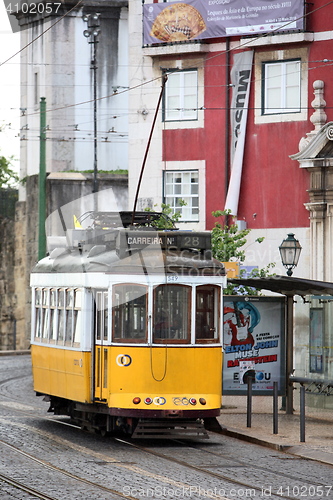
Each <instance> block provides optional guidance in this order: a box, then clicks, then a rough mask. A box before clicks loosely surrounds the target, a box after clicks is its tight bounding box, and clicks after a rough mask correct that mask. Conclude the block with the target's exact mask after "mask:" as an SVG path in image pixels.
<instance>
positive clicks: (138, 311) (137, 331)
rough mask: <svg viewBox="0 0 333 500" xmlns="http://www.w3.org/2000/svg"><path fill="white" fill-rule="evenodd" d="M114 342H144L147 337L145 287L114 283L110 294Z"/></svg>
mask: <svg viewBox="0 0 333 500" xmlns="http://www.w3.org/2000/svg"><path fill="white" fill-rule="evenodd" d="M112 325H113V341H114V342H144V341H145V340H146V338H147V287H146V286H144V285H134V284H122V285H114V287H113V295H112Z"/></svg>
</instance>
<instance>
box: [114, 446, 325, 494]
mask: <svg viewBox="0 0 333 500" xmlns="http://www.w3.org/2000/svg"><path fill="white" fill-rule="evenodd" d="M115 439H116V440H117V441H119V442H122V443H124V444H127V445H128V446H132V447H135V448H136V449H138V450H141V451H142V452H145V453H149V454H151V455H154V456H156V457H159V458H163V459H166V460H168V461H169V462H170V461H171V462H173V463H176V464H178V465H180V466H182V467H187V468H188V469H192V470H195V471H197V472H200V473H205V474H207V475H209V476H211V477H213V478H215V479H218V480H219V481H228V482H230V483H233V484H234V485H237V486H238V487H239V488H241V489H242V491H246V492H247V496H256V497H260V496H261V497H262V496H263V492H264V491H266V492H267V491H268V490H269V491H270V494H269V496H270V498H272V499H274V498H280V499H288V500H295V494H292V495H287V494H283V493H282V491H283V490H282V489H280V491H281V494H280V493H278V494H276V495H274V493H273V491H272V490H271V488H266V487H264V486H263V487H260V488H258V486H256V485H255V484H253V483H251V482H250V481H248V482H245V481H242V480H237V479H235V478H234V477H232V476H230V475H227V474H222V473H220V472H214V471H212V470H207V469H208V468H214V467H220V465H212V464H209V465H206V466H205V467H203V466H197V465H192V464H189V463H188V461H184V460H181V459H178V458H175V457H170V456H167V455H165V454H164V453H161V452H157V451H156V450H153V449H151V448H147V447H145V446H141V445H139V444H137V443H133V442H131V441H128V440H126V439H118V438H115ZM176 442H178V443H179V444H182V445H184V446H185V447H186V449H190V450H199V451H200V453H204V454H210V455H214V456H215V457H218V458H221V460H222V461H223V460H224V461H225V460H227V461H228V460H229V462H230V465H229V466H228V467H229V468H247V469H249V465H248V463H246V462H243V461H241V460H237V459H235V458H232V459H230V458H229V457H225V456H224V455H222V454H220V453H216V452H212V451H211V450H207V449H205V448H204V447H203V446H200V445H190V443H189V442H188V441H185V442H182V441H181V440H177V441H176ZM279 453H283V454H284V455H285V456H287V453H285V452H279ZM289 458H290V459H293V460H299V459H296V458H295V457H292V456H290V457H289ZM301 460H305V459H301ZM255 467H256V469H257V470H261V471H263V472H265V473H266V474H268V473H269V474H271V475H272V476H275V477H276V479H278V480H280V481H281V480H282V479H283V478H286V479H288V480H292V481H295V484H296V483H297V482H298V483H299V482H300V479H299V475H297V476H296V475H295V474H289V473H285V472H284V473H282V472H281V471H280V470H279V471H276V472H275V471H272V470H271V468H268V467H263V466H259V465H258V464H256V466H255ZM302 482H303V490H304V491H305V489H304V483H307V485H308V488H307V489H309V488H310V487H317V488H318V492H319V493H320V490H321V488H322V487H323V486H322V482H321V481H316V480H311V481H309V480H307V479H304V478H302ZM296 488H297V491H301V490H302V487H301V486H296V487H294V490H295V489H296ZM290 490H291V488H286V491H290ZM312 491H313V488H312ZM251 492H252V493H251ZM328 493H331V496H327V498H333V489H332V490H329V491H328ZM242 496H244V495H242ZM245 496H246V495H245ZM296 496H298V495H296ZM310 496H311V497H312V498H313V494H311V495H310ZM320 496H324V495H322V494H320ZM303 497H305V498H309V497H307V496H305V495H303Z"/></svg>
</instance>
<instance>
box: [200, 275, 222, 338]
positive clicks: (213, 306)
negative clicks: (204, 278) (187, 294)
mask: <svg viewBox="0 0 333 500" xmlns="http://www.w3.org/2000/svg"><path fill="white" fill-rule="evenodd" d="M219 308H220V288H219V287H217V286H214V285H203V286H198V287H197V289H196V313H195V340H196V342H197V343H211V342H218V341H219V319H220V316H219Z"/></svg>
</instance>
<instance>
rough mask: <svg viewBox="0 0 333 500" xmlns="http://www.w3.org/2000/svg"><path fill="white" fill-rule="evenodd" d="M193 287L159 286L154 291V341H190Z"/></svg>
mask: <svg viewBox="0 0 333 500" xmlns="http://www.w3.org/2000/svg"><path fill="white" fill-rule="evenodd" d="M190 311H191V287H189V286H183V285H159V286H157V287H156V288H155V290H154V316H153V341H154V342H157V343H163V342H169V341H172V342H180V343H187V342H189V341H190V334H191V325H190Z"/></svg>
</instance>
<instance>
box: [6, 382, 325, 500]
mask: <svg viewBox="0 0 333 500" xmlns="http://www.w3.org/2000/svg"><path fill="white" fill-rule="evenodd" d="M0 387H1V384H0ZM5 398H6V399H8V396H7V395H6V396H5ZM1 404H3V405H4V406H5V407H7V408H8V407H10V408H11V410H14V411H15V412H17V413H18V414H20V415H21V416H25V417H28V418H29V419H31V418H33V419H34V420H36V419H37V420H41V421H47V422H48V423H49V424H52V425H53V424H55V425H56V426H66V427H68V426H70V427H73V428H75V429H79V427H77V426H75V425H72V424H70V423H69V422H67V421H64V420H59V418H54V417H45V416H41V415H37V416H36V414H35V413H34V414H32V411H31V410H30V411H26V410H25V408H24V405H23V404H20V403H19V402H18V401H17V400H16V401H13V400H12V399H11V402H9V403H4V402H0V405H1ZM29 407H30V408H31V409H32V410H33V407H32V406H30V405H29ZM36 409H37V407H36ZM38 410H39V411H40V407H38ZM7 421H8V420H7ZM5 422H6V417H5V418H1V423H3V424H5ZM11 424H12V425H16V426H19V427H21V428H22V429H25V430H30V431H33V432H35V433H37V434H38V435H40V436H41V437H44V438H48V439H49V440H52V441H54V442H55V443H56V444H57V445H59V446H62V447H64V448H67V449H69V448H70V449H72V450H74V452H75V453H77V454H81V455H84V456H85V457H86V460H90V461H93V462H94V463H95V464H97V465H105V464H110V465H111V466H112V467H113V468H120V469H122V470H123V471H124V473H125V472H126V473H128V474H129V473H131V474H133V475H138V476H140V477H141V478H142V479H143V481H145V482H146V483H149V480H151V481H152V483H154V482H158V483H159V484H160V485H162V486H164V487H165V488H173V490H174V491H181V490H183V491H184V492H186V491H190V490H189V488H190V486H189V483H188V482H186V481H185V482H184V481H179V480H177V479H174V478H172V476H171V475H170V474H169V475H168V474H167V473H165V472H164V471H165V470H167V469H168V467H166V468H165V467H164V465H165V464H167V463H168V464H174V465H177V466H178V469H179V470H181V471H184V472H183V473H182V474H183V477H186V478H187V477H191V475H192V477H200V478H201V477H202V478H204V480H205V481H206V482H207V483H209V480H207V478H210V484H213V482H214V484H216V485H221V488H219V487H217V488H216V491H217V493H215V492H214V491H213V490H212V489H209V490H201V491H200V495H199V497H198V498H211V499H218V500H226V499H227V498H230V496H229V497H228V496H227V493H228V491H231V489H233V491H236V489H238V490H239V491H240V490H242V491H243V492H244V491H248V492H252V493H251V495H252V496H256V497H260V496H261V497H262V496H263V494H262V493H263V490H264V489H265V486H266V485H267V484H264V483H263V487H258V484H259V483H258V482H257V483H256V484H255V482H253V478H251V475H250V474H249V477H247V478H246V480H244V479H237V477H235V475H237V469H238V470H240V469H244V470H245V469H246V468H247V470H249V464H248V462H244V461H242V460H240V459H237V458H236V457H232V458H230V456H226V455H224V454H223V453H219V452H217V451H214V450H212V448H211V447H210V446H207V445H206V443H205V444H204V445H203V444H201V443H195V442H189V441H185V442H183V441H181V440H177V441H175V440H174V441H170V444H171V446H177V447H178V448H177V449H178V453H177V455H178V456H177V457H175V456H174V450H170V448H169V447H168V449H167V451H166V452H164V451H159V450H156V449H154V448H153V446H156V441H155V442H154V445H153V444H152V443H151V442H150V445H149V446H147V445H146V446H144V445H143V444H139V443H138V442H133V441H131V440H128V439H121V438H114V437H113V438H110V440H109V441H113V442H114V443H117V444H118V445H119V446H120V448H119V449H118V450H115V452H114V453H113V456H111V455H110V454H109V453H108V452H106V451H104V452H103V451H99V452H96V451H95V450H93V449H91V448H89V445H88V444H87V445H85V446H82V445H79V444H76V443H74V442H73V441H72V439H71V438H68V437H67V439H64V438H63V437H60V436H59V434H57V432H56V431H52V430H47V431H46V430H45V426H44V430H42V429H41V428H39V427H36V425H29V424H27V423H22V422H20V421H15V422H14V423H13V422H11ZM80 432H82V431H80ZM90 436H91V435H90ZM106 441H107V440H103V443H105V442H106ZM0 444H3V445H5V446H8V447H9V446H12V450H14V448H15V447H14V446H13V445H10V444H9V443H7V442H5V441H1V440H0ZM179 446H181V447H182V448H179ZM123 447H126V448H128V447H132V448H134V449H136V450H138V451H139V452H140V453H144V454H147V456H148V455H150V456H153V457H156V458H158V459H160V460H161V466H160V467H161V470H162V472H160V473H157V472H156V469H149V465H146V466H142V465H141V462H142V460H141V459H140V460H139V462H140V465H138V464H137V463H136V462H137V457H136V459H135V460H136V461H135V462H129V461H127V462H124V461H122V460H120V459H119V458H121V456H122V454H123V449H124V448H123ZM16 452H21V453H25V455H24V456H25V457H26V458H27V459H30V460H35V461H37V462H38V463H39V464H40V466H41V467H42V466H43V467H46V466H47V467H48V468H49V470H51V471H53V472H54V474H60V473H61V474H65V475H66V476H67V477H70V478H71V479H73V480H75V481H78V482H79V481H80V482H81V483H82V484H83V483H84V484H86V485H87V486H89V487H91V488H93V489H95V490H98V491H104V492H105V493H107V494H109V495H112V498H113V497H116V498H130V499H133V500H134V498H136V499H137V498H138V495H137V493H138V492H136V495H135V494H134V495H131V494H130V492H131V490H130V489H128V490H126V492H125V493H124V489H123V492H121V491H118V490H117V489H112V488H108V487H107V486H103V485H102V484H100V483H97V482H94V481H89V480H87V479H85V478H82V477H80V476H79V475H77V474H76V475H75V474H73V473H70V472H68V471H66V470H64V469H61V468H59V467H57V466H55V465H52V464H50V462H46V461H44V460H41V459H38V458H37V457H34V456H33V455H31V454H27V453H26V452H23V451H21V450H19V449H16ZM118 452H119V455H120V456H118V455H117V454H118ZM196 452H197V453H198V454H200V455H203V454H204V455H205V456H206V457H214V459H215V458H216V460H215V463H214V460H207V461H206V464H205V459H204V463H203V464H201V465H197V464H193V463H192V464H191V463H189V462H190V461H191V457H192V456H193V454H194V453H196ZM279 453H280V454H281V457H282V456H283V457H286V458H290V459H293V460H299V459H295V457H293V456H290V457H288V454H287V453H282V452H279ZM115 455H117V456H115ZM185 455H187V456H188V457H190V459H189V460H185V459H184V458H182V456H183V457H184V456H185ZM303 460H304V459H303ZM201 461H203V460H202V458H201ZM143 462H144V463H145V464H149V460H145V459H144V460H143ZM163 464H164V465H163ZM214 468H219V469H221V468H225V469H228V472H227V473H224V472H220V471H219V472H217V471H216V470H212V469H214ZM255 468H256V470H257V471H259V472H262V473H264V474H265V475H266V477H270V478H273V477H274V478H275V479H274V480H275V481H276V480H277V478H278V480H280V481H283V480H284V479H285V480H288V481H289V482H290V481H294V482H295V484H299V483H300V477H299V475H298V476H296V475H295V474H293V473H290V472H287V471H284V472H281V470H276V471H274V470H272V467H264V466H262V465H259V464H258V463H257V464H256V465H255ZM235 469H236V471H235ZM154 470H155V471H154ZM0 480H1V477H0ZM212 480H213V481H212ZM266 481H267V479H266ZM301 481H302V484H303V485H305V484H306V485H307V486H308V488H310V487H320V486H321V485H322V483H321V482H320V481H316V480H307V479H306V478H301ZM203 482H204V481H203ZM120 489H121V488H120ZM223 491H225V492H226V495H223V494H219V492H223ZM285 491H287V490H285ZM318 491H319V490H318ZM192 492H193V490H192ZM332 493H333V492H332ZM249 494H250V493H249ZM41 495H43V493H41ZM141 496H142V494H141ZM187 496H188V494H187ZM243 496H244V495H243ZM269 496H270V498H272V499H278V498H280V499H288V500H295V495H290V494H274V493H273V492H271V493H270V495H269ZM184 497H185V495H184ZM303 497H304V495H303ZM37 498H47V499H51V498H52V497H48V496H47V495H46V496H45V497H43V496H37ZM103 498H104V497H103ZM106 498H109V497H106ZM192 498H197V497H196V496H192ZM232 498H237V497H236V496H235V495H233V496H232ZM305 498H309V497H305ZM312 498H314V497H313V495H312ZM326 498H332V496H329V495H326ZM52 500H55V499H54V498H52Z"/></svg>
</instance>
